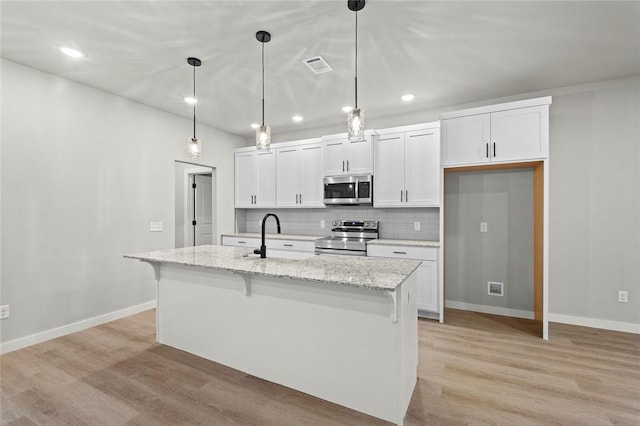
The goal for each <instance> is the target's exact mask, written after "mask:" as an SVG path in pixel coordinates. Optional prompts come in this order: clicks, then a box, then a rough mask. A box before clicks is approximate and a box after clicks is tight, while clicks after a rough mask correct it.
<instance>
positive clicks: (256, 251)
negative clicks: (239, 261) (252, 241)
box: [253, 249, 262, 254]
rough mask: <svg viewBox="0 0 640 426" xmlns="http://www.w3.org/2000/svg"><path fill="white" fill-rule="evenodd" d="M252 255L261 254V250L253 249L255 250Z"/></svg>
mask: <svg viewBox="0 0 640 426" xmlns="http://www.w3.org/2000/svg"><path fill="white" fill-rule="evenodd" d="M253 254H262V250H260V249H255V250H253Z"/></svg>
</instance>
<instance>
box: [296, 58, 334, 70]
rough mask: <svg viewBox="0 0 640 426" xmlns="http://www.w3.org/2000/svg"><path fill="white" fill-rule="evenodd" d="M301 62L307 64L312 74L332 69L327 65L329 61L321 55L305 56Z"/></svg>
mask: <svg viewBox="0 0 640 426" xmlns="http://www.w3.org/2000/svg"><path fill="white" fill-rule="evenodd" d="M302 62H304V64H305V65H306V66H308V67H309V69H310V70H311V71H313V73H314V74H322V73H325V72H329V71H333V68H331V65H329V63H328V62H327V61H326V60H325V59H324V58H323V57H322V56H314V57H312V58H307V59H305V60H304V61H302Z"/></svg>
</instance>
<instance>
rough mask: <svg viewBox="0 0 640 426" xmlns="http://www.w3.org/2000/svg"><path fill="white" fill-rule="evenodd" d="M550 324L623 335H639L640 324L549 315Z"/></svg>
mask: <svg viewBox="0 0 640 426" xmlns="http://www.w3.org/2000/svg"><path fill="white" fill-rule="evenodd" d="M549 321H550V322H558V323H562V324H570V325H579V326H581V327H591V328H601V329H604V330H611V331H622V332H624V333H634V334H640V324H634V323H632V322H622V321H611V320H603V319H596V318H586V317H575V316H573V315H562V314H552V313H549Z"/></svg>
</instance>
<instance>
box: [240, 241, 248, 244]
mask: <svg viewBox="0 0 640 426" xmlns="http://www.w3.org/2000/svg"><path fill="white" fill-rule="evenodd" d="M238 244H247V242H246V241H238Z"/></svg>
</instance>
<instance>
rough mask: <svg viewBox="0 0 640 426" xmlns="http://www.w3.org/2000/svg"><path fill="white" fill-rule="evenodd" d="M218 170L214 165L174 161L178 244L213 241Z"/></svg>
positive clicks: (209, 242)
mask: <svg viewBox="0 0 640 426" xmlns="http://www.w3.org/2000/svg"><path fill="white" fill-rule="evenodd" d="M215 189H216V174H215V169H214V168H213V167H208V166H200V165H194V164H191V163H185V162H180V161H176V163H175V247H176V248H180V247H190V246H194V245H203V244H214V240H215V237H214V236H215V234H216V221H215V211H216V208H215V207H216V205H215V200H216V196H215V195H216V190H215Z"/></svg>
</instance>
